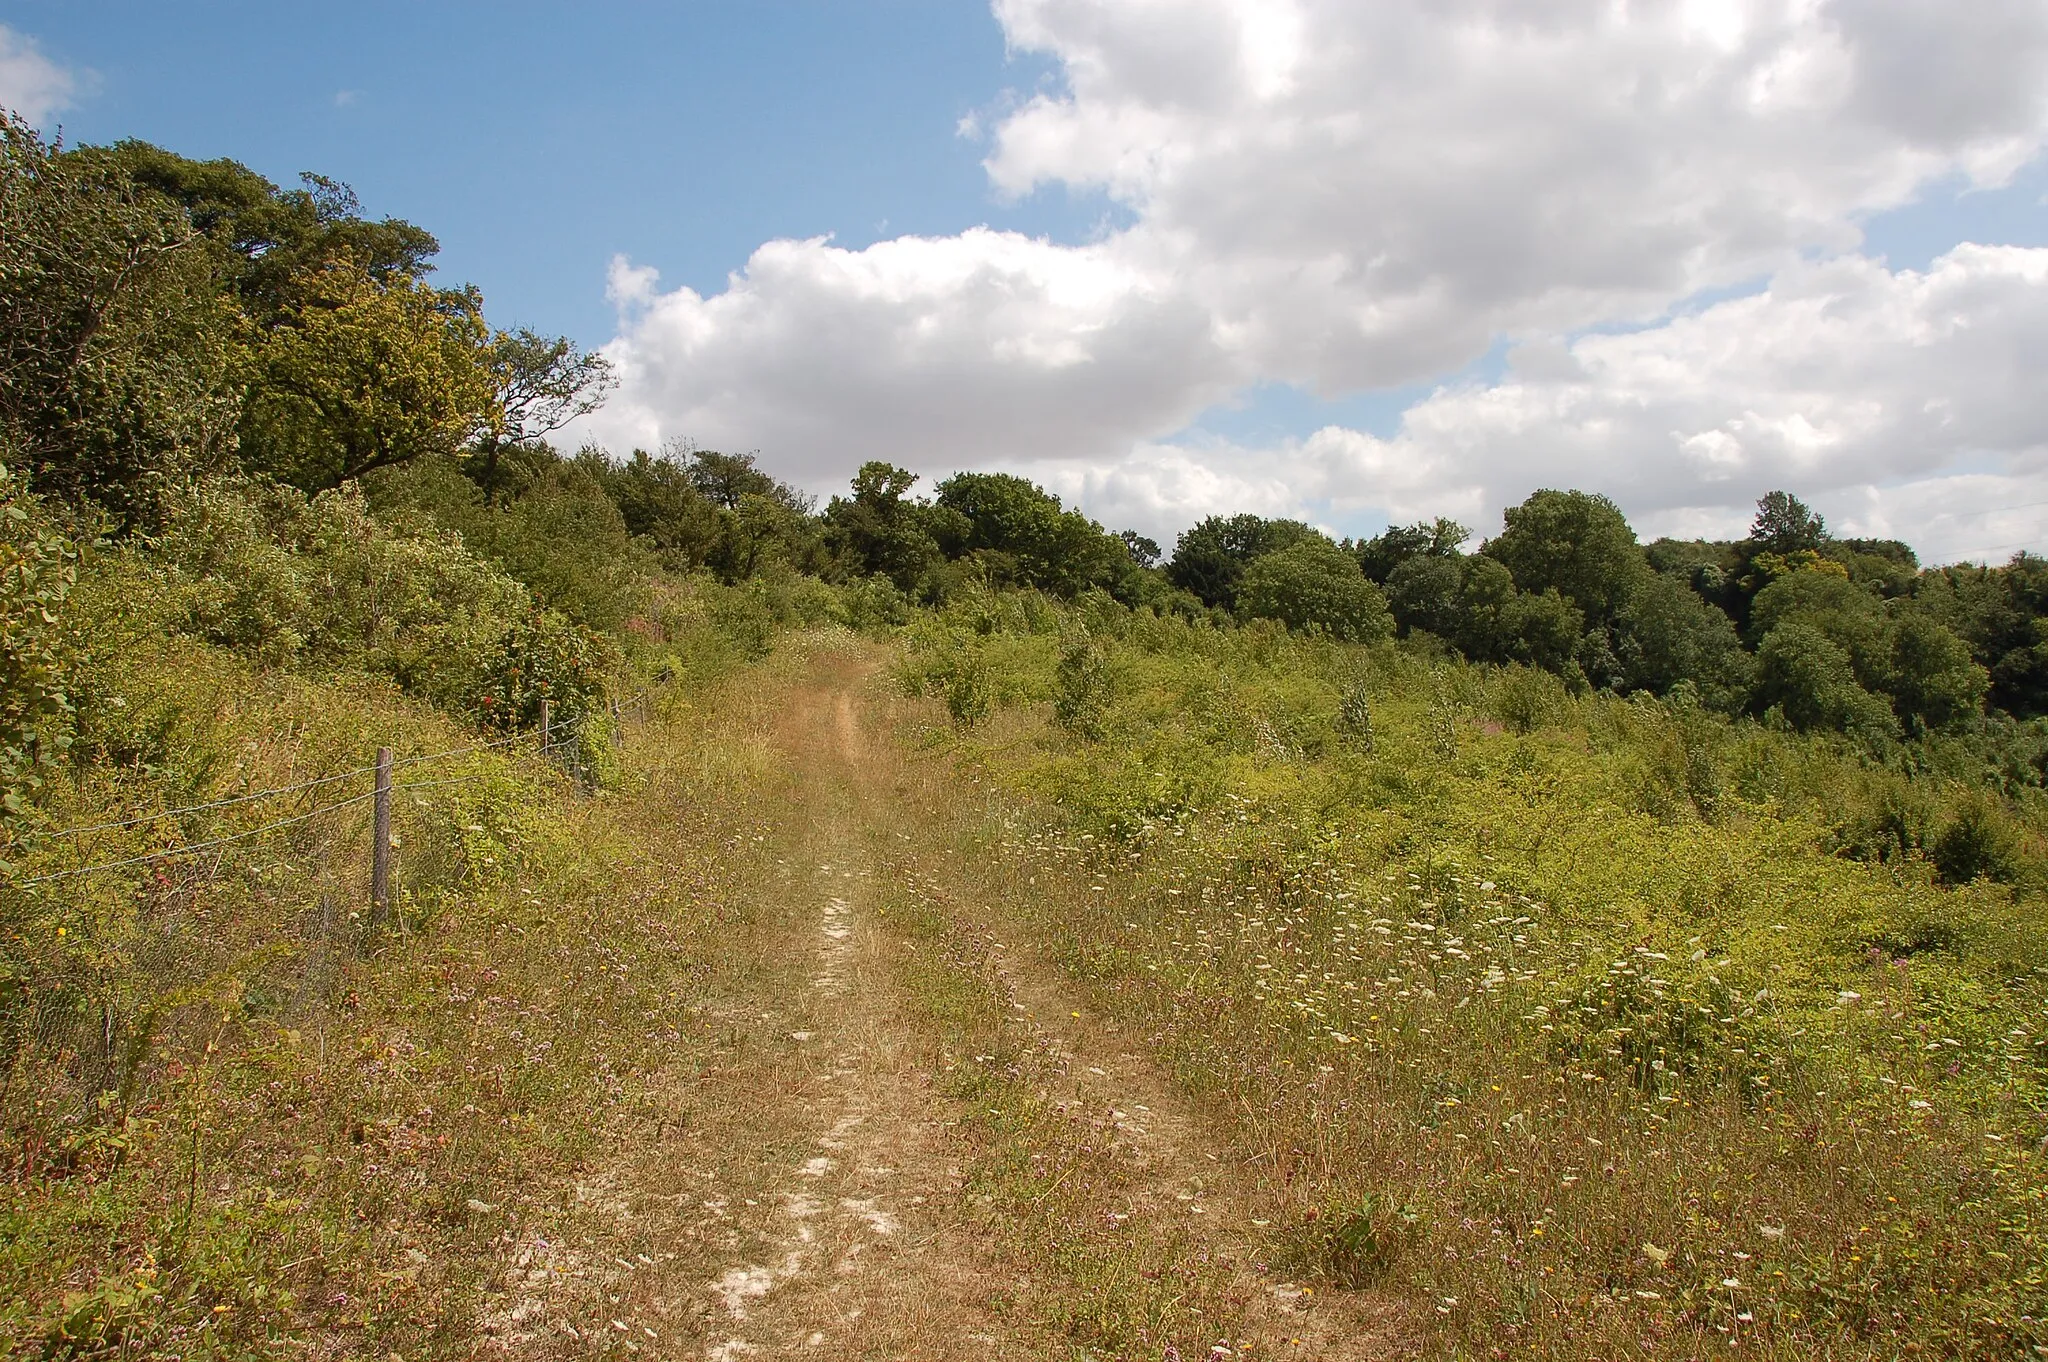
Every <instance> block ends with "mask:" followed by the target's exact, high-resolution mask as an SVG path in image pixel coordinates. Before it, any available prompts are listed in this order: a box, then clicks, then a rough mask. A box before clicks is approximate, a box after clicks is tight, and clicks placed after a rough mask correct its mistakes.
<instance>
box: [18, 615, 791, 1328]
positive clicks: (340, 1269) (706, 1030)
mask: <svg viewBox="0 0 2048 1362" xmlns="http://www.w3.org/2000/svg"><path fill="white" fill-rule="evenodd" d="M132 676H133V680H134V682H135V692H134V693H135V694H136V695H137V696H138V697H145V696H146V697H147V700H146V701H145V703H147V704H148V705H150V706H152V707H155V708H157V709H159V710H161V711H163V712H164V714H165V716H167V717H165V718H164V719H163V720H162V721H161V722H158V723H157V727H158V728H159V729H160V730H161V731H162V732H163V733H165V734H167V735H169V738H170V741H171V742H173V743H175V744H182V745H184V746H185V747H186V748H188V749H190V750H192V751H195V752H213V751H221V750H225V751H228V752H231V753H233V754H234V759H235V760H236V761H237V762H239V763H240V767H239V768H238V770H237V772H236V774H237V777H238V778H239V779H240V780H241V781H242V782H243V784H244V785H245V786H248V785H254V786H258V787H260V786H263V785H266V784H268V783H271V782H272V781H273V780H274V779H276V778H277V777H278V776H280V775H283V774H298V775H301V776H302V775H303V774H304V773H305V772H306V771H307V770H309V769H311V770H315V771H317V770H320V769H332V768H334V767H336V766H338V765H343V764H354V763H353V757H354V749H355V745H356V744H357V743H359V742H360V741H361V738H360V735H361V734H363V733H365V732H368V733H379V734H391V735H393V739H392V740H393V745H394V746H396V747H398V748H399V751H400V754H401V756H403V755H404V753H405V752H407V751H409V750H425V749H438V748H445V747H453V746H462V745H464V743H465V742H466V741H469V740H467V739H465V737H464V735H462V734H461V733H460V732H458V731H456V730H454V729H452V728H451V727H450V726H449V725H448V724H447V723H446V722H445V721H443V720H439V719H437V718H436V717H435V716H433V715H432V714H431V713H429V712H426V711H422V710H420V709H417V708H414V707H410V706H408V705H407V704H406V703H404V702H403V701H401V700H399V699H398V698H396V697H395V696H392V695H391V694H389V693H388V692H387V691H383V690H379V689H377V688H375V687H373V686H365V685H362V684H359V683H356V682H351V681H349V680H347V679H346V678H343V679H339V680H336V681H332V682H326V681H321V680H319V679H317V678H299V679H295V678H292V677H277V676H258V675H256V674H253V673H251V672H249V671H247V670H246V668H245V667H244V665H243V664H240V663H238V662H236V661H234V660H233V659H231V658H229V657H227V656H226V655H224V654H220V653H218V652H215V651H211V650H204V649H198V648H196V647H195V648H190V649H184V648H181V649H177V650H174V651H172V652H167V653H165V654H163V655H160V656H156V657H149V658H138V659H137V660H136V662H135V664H134V668H133V672H132ZM757 706H758V697H757V696H755V697H749V696H747V695H745V694H744V693H730V692H726V691H723V690H722V689H721V687H720V686H718V685H717V684H715V683H713V684H710V685H709V687H708V688H703V687H699V688H696V689H684V688H671V689H670V690H669V691H668V692H667V693H666V694H665V695H664V696H663V697H662V699H661V701H660V704H659V706H658V709H657V713H656V714H655V715H654V717H653V718H652V719H651V720H650V722H649V723H648V724H647V725H646V726H645V727H644V728H642V729H640V730H639V731H637V732H635V733H634V734H633V735H632V736H631V738H630V740H629V741H628V743H627V746H626V748H625V765H626V767H627V770H626V772H625V774H624V776H623V777H622V779H621V781H620V783H619V784H618V786H617V787H616V788H615V789H613V790H611V791H605V792H599V793H597V794H595V795H593V794H592V793H590V792H587V791H586V790H584V789H583V788H581V787H579V786H578V785H577V783H576V782H574V781H573V780H570V779H569V778H567V777H565V776H564V775H562V774H561V773H559V772H557V771H554V770H553V769H552V768H549V767H547V766H546V765H544V764H541V763H538V762H536V761H535V760H533V759H532V758H526V757H520V756H517V755H516V754H515V755H511V756H501V755H498V754H485V755H481V756H478V757H473V758H466V759H463V760H462V761H460V762H458V763H455V764H454V765H453V766H449V767H437V768H435V772H434V774H435V776H436V778H437V779H453V778H455V777H468V779H466V780H463V781H460V782H458V783H455V784H451V785H445V786H438V787H436V788H432V789H423V790H420V791H419V792H417V793H416V794H414V795H412V796H410V797H403V792H402V797H401V799H400V801H399V808H398V813H399V818H398V826H399V831H400V848H399V856H400V863H401V868H402V870H403V871H404V872H405V873H404V875H403V881H404V884H405V887H406V891H407V892H406V895H405V897H404V900H403V907H402V913H401V918H400V921H399V922H398V923H397V924H396V925H395V927H394V928H393V929H389V930H383V931H376V932H372V931H370V930H369V929H368V927H367V926H366V924H363V923H362V922H361V921H360V920H359V918H358V912H357V909H356V908H355V907H354V906H352V905H359V904H360V903H361V902H362V898H363V894H362V886H361V883H360V874H359V869H358V863H359V861H360V859H361V858H360V846H361V845H362V839H361V834H362V832H363V829H362V828H361V827H359V826H357V825H356V824H355V823H352V822H348V821H346V820H337V819H324V820H314V821H311V822H309V823H307V824H305V825H303V827H301V828H297V829H294V830H292V832H291V833H290V835H289V837H288V839H287V840H283V841H279V840H278V839H277V836H276V835H273V836H270V837H266V838H262V839H256V840H255V841H253V842H250V843H245V844H238V845H237V846H235V847H233V848H230V849H229V850H230V853H231V854H230V855H229V856H228V857H227V858H226V859H223V860H220V861H215V862H208V863H201V864H198V865H189V866H188V865H182V864H181V865H178V866H176V867H174V868H173V869H172V870H170V871H169V872H168V873H163V872H156V871H152V870H150V869H149V868H146V867H145V868H141V869H139V870H138V871H137V872H134V873H133V874H132V876H131V877H127V878H123V879H122V880H121V881H119V882H118V883H117V884H112V885H103V884H102V883H101V882H97V881H96V882H94V887H93V888H91V889H90V890H89V891H88V892H86V893H84V894H67V895H65V896H62V897H56V896H52V897H49V898H43V899H27V900H17V901H16V902H14V903H13V904H11V905H10V911H11V913H12V919H11V923H12V929H13V930H14V932H15V933H16V936H15V941H16V946H17V950H16V952H15V953H14V955H13V956H12V957H11V958H12V960H13V962H14V965H15V968H16V978H17V979H20V980H22V981H23V983H22V986H23V987H25V988H28V989H31V990H36V991H37V996H36V998H35V999H34V1000H35V1001H39V1002H41V1003H43V1004H44V1005H43V1006H42V1009H41V1011H40V1012H39V1013H37V1014H35V1015H39V1016H41V1017H43V1018H44V1024H43V1025H42V1026H41V1027H40V1029H39V1030H38V1031H37V1032H36V1033H35V1034H34V1035H33V1037H30V1038H28V1039H29V1040H30V1042H31V1043H26V1044H24V1043H21V1042H20V1041H19V1040H18V1041H17V1043H16V1044H15V1045H14V1046H13V1047H12V1048H11V1050H10V1063H11V1073H10V1078H9V1086H8V1097H7V1103H6V1110H5V1113H4V1115H5V1119H6V1124H7V1130H8V1134H9V1137H10V1138H9V1158H8V1162H7V1169H6V1173H7V1178H8V1182H9V1196H8V1205H7V1207H6V1209H5V1211H4V1212H0V1333H4V1335H5V1337H6V1338H7V1340H8V1342H9V1344H10V1346H11V1348H12V1349H14V1350H16V1351H26V1352H28V1353H31V1354H34V1353H38V1352H40V1353H41V1354H42V1355H46V1356H51V1357H58V1356H97V1355H102V1354H105V1355H114V1354H116V1353H118V1354H119V1355H121V1356H124V1357H151V1356H161V1357H181V1358H190V1357H207V1356H223V1357H225V1356H235V1357H251V1356H266V1355H272V1354H278V1355H283V1354H286V1353H290V1354H293V1355H298V1354H300V1353H302V1352H303V1351H305V1350H306V1349H307V1348H314V1349H315V1350H327V1351H332V1350H336V1349H338V1350H339V1351H340V1352H342V1353H345V1354H349V1355H368V1356H385V1355H386V1354H389V1353H398V1354H401V1355H404V1356H408V1357H417V1356H437V1355H454V1354H458V1353H461V1354H466V1353H467V1352H468V1351H469V1350H470V1349H471V1348H472V1347H473V1346H474V1344H475V1341H476V1340H477V1338H478V1337H480V1336H481V1335H483V1334H484V1333H486V1332H490V1331H499V1332H503V1331H506V1330H511V1329H516V1327H517V1324H516V1321H515V1322H512V1323H509V1324H508V1323H507V1322H506V1321H505V1320H504V1319H503V1318H502V1313H503V1311H502V1301H503V1299H504V1293H505V1292H506V1290H507V1288H508V1278H509V1277H511V1276H512V1275H513V1274H515V1273H523V1272H525V1271H526V1270H527V1269H528V1267H529V1266H530V1264H521V1263H519V1262H518V1259H519V1257H520V1256H521V1254H526V1255H527V1256H528V1257H529V1258H530V1252H529V1251H528V1250H529V1248H530V1243H531V1241H532V1239H533V1238H534V1237H536V1236H538V1237H539V1238H540V1239H542V1240H543V1241H547V1240H565V1241H567V1242H570V1243H574V1242H575V1240H576V1238H577V1235H578V1233H579V1232H581V1231H579V1230H578V1228H577V1227H578V1226H579V1225H581V1226H583V1230H584V1231H587V1230H588V1228H589V1227H588V1225H587V1223H586V1222H587V1221H588V1216H589V1208H588V1207H587V1206H584V1205H582V1204H581V1203H579V1201H578V1200H577V1198H575V1197H574V1196H573V1195H571V1194H570V1191H569V1189H571V1188H573V1187H574V1186H575V1184H576V1181H577V1176H578V1172H579V1170H583V1169H587V1168H588V1167H589V1166H590V1165H591V1164H592V1162H593V1161H594V1160H596V1159H597V1158H598V1157H599V1156H601V1155H602V1154H603V1153H604V1152H605V1151H607V1150H608V1149H609V1148H610V1147H612V1145H613V1144H614V1143H615V1142H616V1141H617V1140H619V1139H620V1138H622V1135H630V1136H632V1137H635V1138H638V1137H641V1136H643V1134H644V1132H645V1131H646V1130H647V1129H648V1128H650V1127H652V1128H653V1129H655V1130H657V1131H659V1130H661V1129H662V1128H663V1127H664V1126H666V1127H667V1128H669V1129H673V1128H674V1127H675V1126H677V1125H678V1124H680V1123H686V1122H688V1121H689V1120H690V1119H691V1110H690V1106H691V1104H690V1102H689V1100H688V1093H687V1092H682V1093H679V1090H678V1086H677V1084H676V1083H675V1082H674V1081H673V1080H674V1074H675V1072H676V1071H677V1070H678V1068H679V1067H680V1068H685V1069H692V1070H694V1071H696V1072H700V1073H708V1072H711V1071H714V1070H716V1069H717V1068H718V1067H720V1065H719V1061H720V1056H721V1055H722V1054H723V1053H725V1052H727V1051H728V1050H729V1047H730V1044H731V1043H732V1041H733V1039H734V1038H733V1036H732V1034H731V1028H730V1027H729V1026H728V1025H726V1024H725V1023H724V1022H723V1021H722V1020H721V1016H720V1014H721V1012H722V1011H723V1010H724V1009H723V1007H722V1000H723V999H725V998H727V997H728V996H729V995H731V994H732V992H733V991H734V990H735V989H736V988H741V987H743V986H744V985H743V983H742V982H741V978H742V976H743V975H744V973H745V963H746V962H750V961H752V960H753V959H755V958H756V957H755V956H754V955H752V954H748V953H746V952H745V950H744V948H745V947H746V946H747V945H748V944H749V943H750V942H752V940H753V938H752V937H751V936H750V932H751V931H752V930H753V929H754V928H755V927H756V926H757V925H759V924H758V921H757V918H756V910H755V905H756V904H757V903H758V902H759V898H760V896H759V895H758V894H757V893H755V892H754V886H755V885H756V884H757V883H758V881H759V877H760V876H761V875H762V874H763V873H764V872H763V868H762V866H761V864H760V855H759V845H758V842H759V839H760V838H761V836H762V829H763V827H764V826H765V824H766V818H765V814H764V810H765V809H766V808H767V807H768V805H767V802H766V801H768V800H769V799H770V798H771V796H772V794H773V792H774V791H775V789H776V788H777V783H778V781H780V780H781V779H782V778H783V773H782V772H781V770H780V769H779V768H778V767H776V766H775V765H774V763H773V762H772V760H771V758H770V756H769V754H768V753H767V752H766V751H765V749H763V748H762V747H761V745H760V744H759V742H758V741H757V740H756V739H755V738H753V737H752V736H751V735H750V733H749V731H748V730H749V729H750V728H751V727H752V726H753V724H754V721H755V720H757V719H758V707H757ZM227 734H233V735H235V736H236V738H237V740H238V743H239V741H240V740H241V739H242V738H244V737H245V736H246V735H254V736H253V737H247V740H246V744H245V745H231V744H229V743H228V742H227V741H226V740H225V737H224V735H227ZM150 775H151V773H150V772H147V771H136V770H134V769H132V768H131V769H130V770H129V771H125V772H124V771H121V770H119V769H107V768H98V769H97V770H96V771H95V773H94V775H93V776H92V778H91V779H90V780H89V781H88V782H87V783H86V784H84V785H82V786H81V787H80V788H79V789H78V790H77V791H76V792H75V794H74V795H73V797H72V800H71V802H70V804H69V805H68V806H66V807H64V808H62V809H60V810H59V812H60V813H61V814H72V815H77V816H79V817H80V818H81V819H83V818H84V817H85V816H86V815H89V814H91V813H93V812H94V811H103V810H108V809H119V808H122V807H129V806H132V804H133V803H134V802H140V801H143V800H148V799H153V798H157V797H160V796H159V795H158V793H157V790H155V789H152V788H150V787H151V786H152V785H160V784H161V781H160V780H158V781H152V780H150ZM714 791H715V797H714V798H707V797H705V796H706V794H707V792H714ZM265 816H268V815H259V814H254V813H252V814H250V816H249V817H248V819H247V820H246V821H247V822H248V823H249V824H251V825H254V824H255V823H256V822H257V821H258V820H259V819H260V818H262V817H265ZM206 830H209V829H192V830H189V831H206ZM166 831H167V830H166V829H165V828H163V827H160V826H155V827H150V828H146V829H143V830H141V832H140V834H138V836H137V840H140V838H142V837H150V838H163V837H164V835H165V833H166ZM189 831H188V835H189ZM158 844H161V843H160V842H159V843H158ZM123 849H125V842H124V843H123V844H120V845H115V846H112V847H96V848H95V849H94V850H95V852H97V853H100V854H105V853H106V852H109V851H120V850H123ZM45 854H46V855H48V856H51V857H55V856H57V855H59V854H62V853H61V850H59V849H52V850H50V851H48V852H46V853H45ZM323 914H324V917H323ZM309 915H310V916H309ZM352 920H353V921H352ZM309 923H310V924H311V925H310V927H309V925H308V924H309ZM59 928H63V929H64V931H63V935H62V936H61V937H60V936H58V935H57V932H58V929H59ZM166 940H169V941H170V942H171V943H173V945H174V946H175V949H165V948H162V944H161V943H163V942H164V941H166ZM736 945H738V946H740V947H742V948H743V949H742V952H741V953H740V954H735V949H734V948H735V946H736ZM195 959H196V960H203V961H204V962H205V965H204V968H203V969H201V970H200V971H198V972H197V980H198V981H197V982H196V983H194V982H192V980H193V978H194V974H193V972H192V970H191V966H192V964H193V963H194V961H195ZM66 991H69V992H73V993H83V994H87V995H88V996H90V997H91V1006H90V1012H91V1017H90V1018H89V1020H103V1021H104V1023H105V1026H106V1027H107V1029H108V1030H109V1032H110V1033H112V1032H115V1031H118V1032H119V1033H120V1035H121V1036H123V1037H125V1038H126V1039H125V1040H123V1041H121V1042H120V1043H119V1044H118V1045H117V1044H115V1043H114V1042H111V1041H110V1042H108V1044H107V1045H106V1046H105V1047H104V1048H106V1049H107V1050H109V1051H117V1052H118V1053H119V1054H120V1055H122V1056H126V1057H128V1058H127V1059H126V1060H125V1061H124V1062H126V1063H128V1065H129V1067H130V1069H131V1070H132V1071H131V1072H129V1073H127V1074H125V1075H124V1076H123V1077H121V1079H120V1080H119V1081H117V1082H109V1081H108V1078H107V1076H106V1074H105V1072H104V1068H105V1066H104V1064H103V1063H100V1062H98V1061H96V1060H95V1059H94V1054H93V1051H94V1048H95V1047H94V1044H93V1042H92V1039H91V1038H90V1037H87V1038H85V1039H80V1033H79V1031H78V1028H76V1027H72V1028H66V1027H62V1026H55V1025H53V1024H51V1019H52V1018H53V1017H55V1016H57V1015H58V1014H60V1013H61V1012H62V1010H63V1009H62V1005H61V1003H58V1002H54V1001H52V1000H53V999H61V998H62V996H63V994H64V993H65V992H66ZM585 1237H586V1238H588V1237H589V1235H588V1234H586V1235H585ZM522 1243H524V1244H525V1245H527V1247H526V1248H522V1247H521V1245H522ZM592 1256H593V1255H592V1254H591V1253H589V1252H587V1251H583V1252H580V1253H575V1254H571V1255H568V1256H567V1257H558V1258H557V1259H556V1260H555V1261H554V1263H553V1266H552V1268H551V1269H550V1270H553V1271H556V1272H566V1273H569V1274H571V1275H576V1274H579V1273H582V1272H585V1271H587V1260H588V1259H589V1258H590V1257H592ZM579 1261H581V1262H584V1263H585V1264H586V1266H585V1267H579V1266H578V1262H579ZM599 1261H600V1262H603V1261H606V1260H604V1259H600V1260H599ZM586 1308H587V1307H586Z"/></svg>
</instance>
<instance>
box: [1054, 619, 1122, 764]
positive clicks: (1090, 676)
mask: <svg viewBox="0 0 2048 1362" xmlns="http://www.w3.org/2000/svg"><path fill="white" fill-rule="evenodd" d="M1112 689H1113V683H1112V681H1111V679H1110V673H1109V659H1108V658H1106V657H1105V656H1104V655H1103V650H1102V647H1101V645H1100V644H1098V643H1096V642H1095V640H1093V639H1090V638H1086V637H1083V638H1077V639H1075V640H1074V641H1073V642H1072V643H1070V644H1068V645H1067V646H1066V647H1065V648H1063V649H1062V650H1061V651H1060V661H1059V666H1058V667H1057V668H1056V669H1055V670H1054V672H1053V692H1052V717H1053V722H1054V723H1056V724H1058V725H1059V726H1060V727H1061V728H1063V729H1065V730H1066V731H1067V732H1069V733H1072V734H1074V735H1075V736H1076V737H1080V738H1091V739H1093V738H1100V737H1101V736H1102V716H1103V714H1104V713H1105V712H1106V711H1107V710H1108V708H1109V702H1110V699H1111V696H1112Z"/></svg>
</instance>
